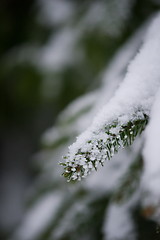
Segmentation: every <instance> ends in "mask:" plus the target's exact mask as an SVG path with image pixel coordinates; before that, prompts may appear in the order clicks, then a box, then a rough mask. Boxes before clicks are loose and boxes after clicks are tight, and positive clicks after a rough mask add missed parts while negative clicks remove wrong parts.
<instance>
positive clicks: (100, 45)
mask: <svg viewBox="0 0 160 240" xmlns="http://www.w3.org/2000/svg"><path fill="white" fill-rule="evenodd" d="M99 2H100V3H103V4H104V5H105V4H106V5H107V4H108V6H109V7H110V8H109V12H106V14H105V13H104V12H103V11H102V9H101V8H100V7H99V5H98V4H99ZM122 2H123V4H122V5H121V3H120V1H119V3H118V2H117V1H115V0H114V1H111V0H108V1H107V0H106V1H102V0H101V1H98V0H92V1H91V0H68V1H67V0H66V1H64V0H63V1H61V0H59V1H58V0H46V1H45V0H39V1H38V0H37V1H35V0H23V1H20V0H1V1H0V98H1V100H0V105H1V106H0V171H1V174H0V202H1V206H0V212H1V216H0V236H1V239H3V240H4V239H5V237H7V235H8V234H9V233H10V232H11V231H12V230H13V229H14V228H15V226H16V225H17V224H18V222H19V221H20V219H21V217H22V216H23V211H24V199H25V194H26V189H27V188H28V186H30V185H31V184H32V181H33V180H34V179H35V178H36V170H35V169H34V167H33V166H32V156H33V155H34V153H36V152H38V151H39V150H40V149H41V144H40V138H41V135H42V133H43V132H44V131H45V130H46V129H47V128H48V127H51V126H52V125H53V124H54V122H55V121H56V117H57V115H58V114H59V113H60V111H62V110H63V109H64V108H65V106H67V104H68V103H70V102H71V101H72V100H73V99H75V98H76V97H78V96H80V95H82V94H84V93H86V92H88V91H90V90H93V89H96V88H97V87H98V86H99V84H100V76H101V73H102V72H103V69H104V67H105V66H106V65H107V62H108V61H109V60H110V58H111V56H112V55H113V54H114V53H115V51H116V50H117V48H118V47H119V46H121V45H122V43H124V42H125V41H126V40H127V39H128V37H129V36H130V35H131V34H132V33H133V32H134V31H135V30H136V29H137V28H138V26H140V25H141V24H142V22H144V20H145V19H147V18H148V17H149V16H150V15H152V14H153V12H154V11H156V10H158V9H159V2H158V1H153V0H135V1H124V0H123V1H122ZM125 2H126V3H125ZM96 11H99V12H97V14H94V13H96Z"/></svg>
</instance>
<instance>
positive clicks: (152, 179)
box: [142, 90, 160, 223]
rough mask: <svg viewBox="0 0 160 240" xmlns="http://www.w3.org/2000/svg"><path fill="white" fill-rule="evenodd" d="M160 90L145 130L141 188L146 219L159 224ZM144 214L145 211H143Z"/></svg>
mask: <svg viewBox="0 0 160 240" xmlns="http://www.w3.org/2000/svg"><path fill="white" fill-rule="evenodd" d="M159 124H160V90H159V91H158V93H157V95H156V100H155V103H154V105H153V108H152V111H151V119H150V122H149V124H148V126H147V129H146V135H145V137H146V142H145V147H144V151H143V155H144V173H143V176H142V187H143V192H145V198H143V205H144V207H145V209H146V210H147V209H148V207H149V209H150V211H149V215H148V214H147V215H148V216H147V217H153V218H154V219H156V220H157V221H158V222H159V223H160V157H159V156H160V141H159V136H160V127H159ZM147 212H148V211H147ZM144 213H145V211H144Z"/></svg>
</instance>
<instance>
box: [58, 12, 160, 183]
mask: <svg viewBox="0 0 160 240" xmlns="http://www.w3.org/2000/svg"><path fill="white" fill-rule="evenodd" d="M159 26H160V14H158V15H157V16H156V17H155V19H154V21H153V23H152V24H151V26H150V27H149V30H148V31H147V34H146V35H145V37H144V41H143V45H142V47H141V49H140V51H139V53H138V54H137V55H136V57H135V58H134V60H133V61H132V62H131V63H130V65H129V67H128V71H127V74H126V76H125V78H124V80H123V83H122V84H121V85H120V87H119V89H118V90H117V91H116V93H115V95H114V97H113V98H112V99H111V100H110V101H109V103H108V104H106V105H105V106H104V107H103V109H102V110H101V111H100V112H99V114H98V115H97V116H96V117H95V119H94V121H93V123H92V125H91V126H90V127H89V128H88V129H87V130H86V131H85V132H84V133H82V134H81V135H80V136H79V137H78V138H77V141H76V142H75V143H74V144H72V145H71V146H70V147H69V152H68V154H67V155H66V156H65V159H66V162H65V163H61V164H62V165H63V166H64V173H63V175H64V176H65V177H66V178H67V179H68V181H70V180H81V178H82V177H86V176H87V175H88V174H90V172H91V171H92V170H94V169H97V166H98V164H99V163H100V164H102V165H103V163H104V161H105V160H106V159H108V160H109V159H110V158H111V157H112V156H113V155H114V153H116V152H117V151H118V150H119V148H121V147H124V146H126V145H129V144H132V142H133V141H134V139H135V137H136V136H137V135H138V134H139V133H141V132H142V131H143V130H144V128H145V126H146V124H147V121H148V117H149V115H150V109H151V106H152V104H153V101H154V98H155V94H156V92H157V90H158V89H159V86H160V68H159V62H160V45H159V42H160V32H159V31H158V30H159Z"/></svg>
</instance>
